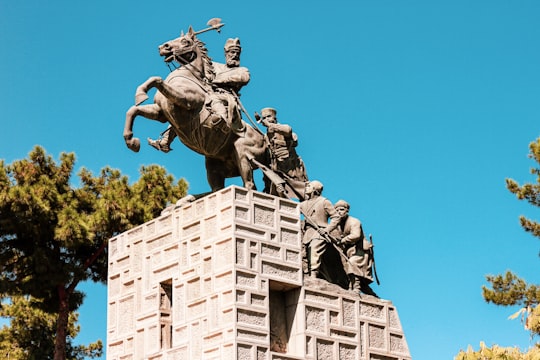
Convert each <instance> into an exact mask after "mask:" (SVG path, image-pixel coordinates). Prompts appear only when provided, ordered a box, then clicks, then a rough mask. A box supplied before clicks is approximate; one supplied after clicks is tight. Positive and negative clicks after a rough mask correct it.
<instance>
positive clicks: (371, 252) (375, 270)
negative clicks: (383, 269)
mask: <svg viewBox="0 0 540 360" xmlns="http://www.w3.org/2000/svg"><path fill="white" fill-rule="evenodd" d="M369 243H370V244H371V249H370V252H369V256H370V257H371V260H372V261H373V265H372V268H373V276H375V281H376V282H377V285H381V282H380V281H379V277H378V276H377V267H376V266H375V250H373V238H372V236H371V234H369Z"/></svg>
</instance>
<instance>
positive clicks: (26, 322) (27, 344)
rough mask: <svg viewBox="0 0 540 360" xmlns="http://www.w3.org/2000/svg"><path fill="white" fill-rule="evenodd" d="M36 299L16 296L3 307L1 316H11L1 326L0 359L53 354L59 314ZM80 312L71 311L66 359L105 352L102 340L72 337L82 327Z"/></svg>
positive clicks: (42, 359)
mask: <svg viewBox="0 0 540 360" xmlns="http://www.w3.org/2000/svg"><path fill="white" fill-rule="evenodd" d="M37 302H39V301H38V300H36V299H32V298H26V297H21V296H15V297H12V298H11V299H10V302H8V303H4V304H3V305H2V307H1V308H0V317H4V318H7V319H9V320H10V324H9V326H6V325H4V326H3V327H2V328H0V359H7V358H9V359H12V360H32V359H35V360H47V359H52V358H53V355H54V337H55V333H56V314H49V313H46V312H44V311H42V310H40V309H39V308H40V306H36V305H37V304H36V303H37ZM77 318H78V315H77V313H75V312H74V313H71V314H70V316H69V323H68V329H67V330H68V338H67V342H66V359H67V360H82V359H84V358H96V357H100V356H101V355H102V354H103V344H102V342H101V341H99V340H98V341H97V342H95V343H92V344H90V345H88V346H85V345H74V344H73V343H72V340H73V339H74V338H75V337H76V336H77V334H78V333H79V331H80V326H78V325H76V323H77Z"/></svg>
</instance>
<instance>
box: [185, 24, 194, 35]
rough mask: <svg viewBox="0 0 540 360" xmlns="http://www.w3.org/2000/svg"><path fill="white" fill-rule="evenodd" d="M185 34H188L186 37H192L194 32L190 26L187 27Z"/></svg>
mask: <svg viewBox="0 0 540 360" xmlns="http://www.w3.org/2000/svg"><path fill="white" fill-rule="evenodd" d="M187 33H188V35H191V36H193V35H194V33H195V32H194V31H193V28H192V27H191V25H189V29H188V32H187Z"/></svg>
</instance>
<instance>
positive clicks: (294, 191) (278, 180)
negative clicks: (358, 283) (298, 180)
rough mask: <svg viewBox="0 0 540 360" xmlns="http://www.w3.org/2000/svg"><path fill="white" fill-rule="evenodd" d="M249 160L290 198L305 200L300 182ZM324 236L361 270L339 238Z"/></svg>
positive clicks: (307, 219)
mask: <svg viewBox="0 0 540 360" xmlns="http://www.w3.org/2000/svg"><path fill="white" fill-rule="evenodd" d="M249 161H251V162H252V163H253V164H254V165H256V166H257V167H258V168H259V169H261V171H262V172H263V173H264V175H266V177H267V178H268V179H269V180H270V181H271V182H273V183H274V185H276V187H278V189H280V190H281V189H282V190H283V194H284V195H285V196H287V198H288V199H291V200H292V199H294V198H297V199H299V200H300V201H302V200H304V194H303V191H300V190H299V189H298V186H295V185H298V184H295V183H294V181H293V180H292V179H286V178H285V176H283V177H282V176H280V174H278V173H277V172H276V171H274V170H271V169H270V168H269V167H268V166H266V165H264V164H261V163H260V162H258V161H257V160H255V159H254V158H253V157H251V158H249ZM303 184H304V187H305V183H303ZM300 212H301V213H302V215H304V219H305V221H306V222H307V223H308V224H309V225H310V226H312V227H313V228H314V229H315V230H317V232H318V231H319V230H320V229H321V227H320V226H319V225H317V224H316V223H315V222H314V221H313V220H312V219H311V218H310V217H309V216H308V215H307V214H305V213H304V212H303V211H302V209H301V208H300ZM319 234H320V232H319ZM322 237H323V239H324V240H325V241H326V242H327V243H329V244H331V245H332V246H333V247H334V248H335V249H336V251H337V252H338V254H339V256H340V257H341V258H342V259H343V260H345V261H346V262H347V263H348V264H349V266H351V267H352V268H353V269H354V270H356V271H358V272H361V270H360V268H358V266H357V265H356V264H353V263H351V261H350V260H349V258H348V257H347V255H345V254H344V253H343V250H342V249H341V248H340V247H339V246H337V245H336V244H337V243H338V240H337V239H336V238H334V237H333V236H331V235H330V234H328V233H326V234H325V235H322Z"/></svg>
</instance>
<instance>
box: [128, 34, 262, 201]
mask: <svg viewBox="0 0 540 360" xmlns="http://www.w3.org/2000/svg"><path fill="white" fill-rule="evenodd" d="M196 34H197V33H196V32H194V31H193V29H192V28H191V27H190V28H189V31H188V32H187V34H186V35H183V34H182V35H181V36H180V37H179V38H177V39H174V40H170V41H168V42H166V43H164V44H162V45H160V46H159V54H160V55H161V56H163V57H164V61H165V62H166V63H170V62H172V61H176V62H178V63H180V64H181V66H180V67H179V68H177V69H175V70H173V71H172V72H171V73H170V74H169V75H168V76H167V78H166V79H165V80H163V79H162V78H160V77H158V76H153V77H150V78H148V80H146V81H145V82H144V83H143V84H141V85H140V86H139V87H138V88H137V92H136V94H135V104H136V105H135V106H132V107H131V108H130V109H129V110H128V111H127V113H126V122H125V127H124V139H125V141H126V145H127V146H128V148H130V149H131V150H133V151H135V152H137V151H139V149H140V140H139V139H138V138H134V137H133V123H134V121H135V118H136V117H137V116H139V115H140V116H143V117H145V118H147V119H151V120H156V121H159V122H162V123H166V122H168V123H169V124H171V126H172V128H173V130H174V131H175V132H176V134H177V135H178V137H179V139H180V141H182V143H184V145H186V146H187V147H188V148H190V149H191V150H193V151H195V152H197V153H199V154H201V155H204V156H205V163H206V164H205V165H206V173H207V180H208V183H209V185H210V188H211V190H212V191H217V190H220V189H223V188H224V187H225V179H226V178H230V177H236V176H241V177H242V181H243V184H244V187H245V188H247V189H249V190H251V189H255V183H254V181H253V168H252V165H251V162H250V159H256V160H258V161H259V162H261V163H263V164H268V152H267V151H268V149H267V145H266V143H265V140H264V135H263V134H262V133H261V132H260V130H259V129H255V128H253V127H252V126H250V125H249V124H247V123H245V122H244V121H243V120H242V118H241V114H240V110H239V104H238V103H237V102H236V99H235V98H234V97H233V96H230V98H231V99H232V101H229V102H228V114H229V117H230V118H229V120H228V122H227V123H228V124H229V126H227V127H226V128H225V129H223V127H222V128H220V129H216V128H211V127H208V126H204V124H205V120H206V119H207V118H208V116H209V109H208V106H205V104H208V101H209V98H211V97H212V96H214V95H215V93H214V91H213V90H212V86H211V84H212V80H213V78H214V76H215V73H214V69H213V65H212V60H211V59H210V57H209V56H208V51H207V49H206V47H205V44H204V43H203V42H201V41H200V40H199V39H198V38H197V37H196ZM151 88H156V89H157V92H156V94H155V96H154V103H153V104H149V105H140V104H141V103H142V102H144V101H145V100H146V99H148V95H147V92H148V91H149V90H150V89H151ZM231 124H232V125H231Z"/></svg>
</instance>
